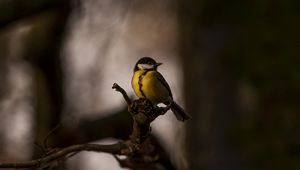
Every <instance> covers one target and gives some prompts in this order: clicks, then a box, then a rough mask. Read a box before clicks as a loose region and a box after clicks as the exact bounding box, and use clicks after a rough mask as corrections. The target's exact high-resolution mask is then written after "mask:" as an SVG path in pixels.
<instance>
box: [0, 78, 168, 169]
mask: <svg viewBox="0 0 300 170" xmlns="http://www.w3.org/2000/svg"><path fill="white" fill-rule="evenodd" d="M113 89H115V90H116V91H118V92H120V93H122V95H123V97H124V99H125V100H126V102H127V104H128V110H129V112H130V113H131V116H132V118H133V129H132V133H131V135H130V140H128V141H127V142H119V143H116V144H111V145H99V144H81V145H72V146H69V147H65V148H54V149H47V150H48V151H49V152H48V153H46V154H45V156H43V157H42V158H39V159H36V160H32V161H28V162H16V163H0V168H14V169H19V168H32V167H34V168H41V167H42V168H44V167H48V166H51V165H52V163H56V164H55V165H57V164H58V163H60V162H63V161H64V160H66V159H68V158H69V157H71V156H73V155H75V154H77V153H78V152H81V151H96V152H105V153H110V154H114V155H126V156H127V157H126V158H125V159H123V160H120V159H117V160H118V161H119V163H120V165H121V166H122V167H128V168H131V169H149V168H150V169H156V168H155V167H157V166H156V164H157V160H158V158H159V153H158V152H157V150H156V149H155V147H154V146H153V145H152V144H151V141H150V140H149V138H148V136H149V133H150V131H151V128H150V123H151V122H152V121H153V120H155V119H156V117H158V116H159V115H162V114H165V113H166V112H167V110H169V109H170V107H169V106H167V107H157V106H154V105H153V104H152V102H151V101H150V100H148V99H144V98H140V99H138V100H134V101H131V100H130V98H129V97H128V95H127V93H126V91H125V90H124V89H123V88H122V87H120V86H119V85H118V84H116V83H114V84H113Z"/></svg>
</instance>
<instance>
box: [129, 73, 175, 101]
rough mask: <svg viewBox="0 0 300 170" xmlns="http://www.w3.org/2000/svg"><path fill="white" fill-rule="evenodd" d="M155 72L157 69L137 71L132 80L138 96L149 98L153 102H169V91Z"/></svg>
mask: <svg viewBox="0 0 300 170" xmlns="http://www.w3.org/2000/svg"><path fill="white" fill-rule="evenodd" d="M155 74H156V72H155V71H148V72H145V70H139V71H136V72H135V73H134V74H133V77H132V81H131V84H132V87H133V89H134V92H135V94H136V95H137V96H138V97H140V98H147V99H149V100H150V101H152V102H153V103H164V102H167V101H169V100H170V96H169V91H168V89H167V88H166V87H165V86H164V85H163V84H162V83H161V82H160V80H159V79H158V78H157V77H156V76H155ZM141 76H142V77H141ZM140 77H141V79H140ZM140 86H141V87H140Z"/></svg>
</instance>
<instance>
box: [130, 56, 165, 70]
mask: <svg viewBox="0 0 300 170" xmlns="http://www.w3.org/2000/svg"><path fill="white" fill-rule="evenodd" d="M161 64H162V63H157V62H156V61H155V60H154V59H153V58H151V57H143V58H141V59H139V60H138V61H137V62H136V64H135V67H134V71H137V70H156V69H157V67H158V66H160V65H161Z"/></svg>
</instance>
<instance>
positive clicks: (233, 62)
mask: <svg viewBox="0 0 300 170" xmlns="http://www.w3.org/2000/svg"><path fill="white" fill-rule="evenodd" d="M95 2H96V1H89V3H91V4H93V3H95ZM103 2H104V1H103ZM86 3H87V2H84V1H77V0H74V1H71V2H70V1H68V0H64V1H61V0H60V1H59V0H27V1H23V0H5V1H1V2H0V56H1V58H0V82H1V86H0V103H1V105H0V116H1V119H0V161H20V160H23V159H30V158H36V157H38V156H39V155H40V151H39V149H38V147H36V146H34V144H33V143H34V142H36V141H39V142H40V143H41V141H43V138H44V137H45V136H46V135H47V133H48V132H49V131H50V130H51V129H53V127H55V126H56V125H57V124H59V123H60V122H62V120H63V119H65V117H66V116H65V115H64V114H67V113H68V112H71V111H72V112H76V109H79V111H81V110H80V108H78V106H77V107H76V106H75V105H76V103H72V102H68V103H66V98H67V97H66V96H67V93H66V91H67V89H68V88H69V87H68V85H67V83H66V82H67V81H68V78H69V77H71V76H72V74H75V73H74V72H72V71H68V70H70V69H69V68H68V66H67V65H66V62H67V61H68V57H69V56H67V55H65V54H64V53H62V50H63V49H64V47H65V46H66V40H67V39H68V37H71V36H74V35H72V34H70V31H69V30H70V29H72V28H71V27H72V26H74V24H73V25H72V24H70V23H72V22H76V20H79V19H80V17H81V16H82V15H84V14H83V13H89V12H94V13H95V12H96V13H97V12H99V13H101V12H103V11H104V10H105V8H104V7H102V8H99V10H98V11H97V10H96V11H92V9H89V5H86ZM104 4H105V3H104ZM106 5H107V4H106ZM108 6H110V7H112V8H113V7H116V8H117V9H116V11H117V10H120V11H121V12H115V11H106V15H107V16H105V17H106V19H107V20H106V22H103V23H100V25H102V27H104V28H105V26H106V25H105V24H107V23H109V24H111V23H115V22H116V23H119V24H120V25H121V24H122V23H123V22H122V19H124V18H123V17H122V16H123V15H125V14H127V13H129V12H130V16H129V17H132V18H135V17H139V15H144V14H145V13H143V12H145V10H148V13H147V15H149V16H151V15H154V16H155V18H154V19H153V18H152V19H153V22H154V23H156V21H157V22H158V21H159V22H162V23H160V24H159V28H160V29H161V30H164V31H165V32H157V33H156V34H157V36H158V37H160V36H161V37H162V39H163V37H164V33H166V32H168V30H169V29H165V28H166V27H170V30H171V31H172V30H173V31H174V30H176V31H175V32H176V34H171V35H174V37H173V38H170V39H165V40H159V38H157V39H158V40H153V39H151V38H150V39H149V37H147V35H146V34H147V31H146V30H147V29H151V25H146V26H145V25H143V24H144V23H143V20H141V21H140V20H136V21H135V23H136V25H133V26H132V27H131V30H132V28H137V30H138V31H137V32H135V31H136V30H135V31H132V32H130V31H128V32H129V33H127V32H126V33H125V35H123V34H122V36H127V37H128V39H129V40H128V42H131V41H130V38H131V37H134V36H135V35H136V34H138V35H139V37H140V40H139V41H147V42H151V41H153V42H155V41H159V42H162V44H164V45H165V46H161V47H160V48H169V47H170V44H171V46H172V47H174V48H171V50H170V51H173V54H176V55H175V57H173V56H167V57H166V58H165V60H166V61H168V60H172V61H177V62H178V63H179V65H180V68H179V67H178V69H182V70H180V72H181V73H183V77H182V84H183V88H182V89H179V90H181V91H182V94H183V99H182V100H183V101H184V102H185V108H186V111H187V112H188V113H190V115H191V116H192V119H191V120H190V121H188V122H187V123H186V126H185V127H186V129H185V131H186V138H185V144H184V145H183V148H181V149H182V150H180V149H178V150H175V151H172V152H176V153H181V152H182V154H183V157H184V159H185V161H186V164H185V163H174V166H179V165H178V164H183V165H181V166H179V167H181V168H182V169H191V170H198V169H203V170H227V169H228V170H235V169H236V170H248V169H249V170H250V169H255V170H259V169H263V170H282V169H286V170H296V169H300V163H299V160H300V136H299V131H300V105H299V104H300V76H299V74H300V59H299V46H300V34H299V30H300V10H299V9H300V3H299V1H296V0H289V1H278V0H272V1H271V0H263V1H261V0H256V1H220V0H219V1H208V0H194V1H192V0H191V1H183V0H177V1H162V2H155V1H154V2H144V1H141V0H137V1H129V0H127V1H118V0H114V1H111V2H110V3H109V4H108ZM167 13H170V14H167ZM112 14H113V15H112ZM108 16H109V17H108ZM160 16H169V17H164V18H163V19H165V20H168V19H169V18H172V20H173V22H172V23H175V24H173V25H171V26H170V25H168V24H167V22H165V21H164V20H162V19H160ZM114 17H115V18H116V19H115V20H114ZM146 18H147V16H146ZM150 18H151V17H150ZM89 22H91V23H93V22H94V21H89ZM92 26H93V24H91V27H92ZM118 27H119V26H116V28H118ZM129 28H130V27H129ZM138 28H141V29H140V30H139V29H138ZM77 29H80V28H77ZM91 30H93V29H92V28H91ZM103 30H104V29H101V30H99V29H98V30H97V29H96V30H94V32H92V34H95V36H96V37H97V34H106V32H105V31H103ZM123 31H124V30H123ZM119 32H120V30H118V29H114V30H112V31H110V32H109V35H110V36H107V37H105V43H104V44H105V45H102V46H101V48H99V50H98V52H97V54H98V55H99V56H100V55H104V54H106V55H107V53H108V52H107V51H108V49H110V48H112V46H113V45H111V43H112V41H113V42H114V41H116V40H115V39H117V38H118V36H119V35H120V34H118V33H119ZM131 34H132V35H131ZM143 36H145V37H143ZM69 41H70V40H69ZM74 41H75V40H74ZM99 41H100V40H99ZM101 41H104V40H101ZM139 43H140V42H137V44H136V46H139ZM131 44H132V42H131ZM77 48H80V47H77ZM127 50H128V51H130V50H135V49H127ZM151 50H152V51H155V50H156V49H155V46H154V48H152V49H151ZM96 51H97V50H96ZM146 51H147V50H146ZM134 54H136V53H134ZM154 54H155V52H154ZM130 55H131V53H129V54H128V55H125V54H124V57H127V56H130ZM139 55H145V52H144V53H141V54H139V53H138V52H137V56H133V57H134V58H138V57H140V56H139ZM146 55H148V54H146ZM149 55H151V54H149ZM167 55H168V54H167ZM169 55H170V54H169ZM107 56H109V55H107ZM82 57H83V58H84V56H82ZM128 58H129V57H128ZM126 59H127V58H124V60H126ZM97 61H98V62H97V64H98V66H99V63H100V64H101V65H100V66H99V67H104V66H103V65H106V64H107V63H106V62H105V61H106V60H97ZM134 62H135V59H132V63H131V64H129V65H133V63H134ZM110 64H111V63H110ZM96 66H97V65H96ZM175 68H176V67H175ZM97 71H99V70H94V71H93V70H92V71H90V74H86V75H85V76H84V77H85V79H84V80H83V81H85V80H87V81H91V80H93V78H95V75H96V76H98V77H99V76H100V77H101V75H99V73H98V72H97ZM16 72H17V73H18V74H17V73H16ZM105 74H109V73H105ZM129 80H130V78H128V81H129ZM116 81H118V80H116ZM28 84H30V85H28ZM97 85H99V84H97ZM100 86H101V83H100ZM83 88H84V87H83ZM85 88H86V87H85ZM109 90H110V89H109ZM14 95H16V96H15V97H14ZM18 95H19V96H18ZM106 98H107V100H109V97H106ZM120 100H121V99H120ZM72 105H74V106H72ZM94 105H95V104H94ZM94 105H93V104H91V105H90V106H89V108H90V110H89V111H94V112H97V109H92V108H93V106H94ZM96 105H97V104H96ZM66 108H67V109H66ZM68 108H73V109H68ZM74 108H76V109H74ZM66 110H67V111H66ZM83 110H84V109H83ZM79 111H78V112H79ZM106 112H111V113H113V114H107V115H111V116H107V117H105V118H103V117H102V118H94V119H92V120H90V119H89V120H81V119H80V120H79V123H78V124H79V125H78V126H76V127H73V126H72V125H70V124H63V125H62V126H63V128H61V129H60V130H59V132H57V133H55V134H54V135H52V137H51V139H49V141H48V142H49V143H50V144H51V145H52V146H67V145H70V144H75V143H85V142H90V141H94V140H98V139H102V138H106V137H114V138H117V139H127V138H128V134H129V133H130V127H131V123H130V117H128V116H127V115H126V113H125V112H126V108H124V109H120V110H119V111H116V109H115V110H111V111H106ZM29 113H31V115H30V116H28V115H27V117H31V119H30V121H28V122H27V124H26V123H25V125H24V126H21V127H19V126H18V121H17V120H15V119H14V116H15V115H16V114H19V115H22V114H29ZM21 117H22V116H21ZM25 117H26V116H25ZM23 118H24V117H23ZM25 122H26V121H25ZM23 124H24V122H23ZM15 127H19V128H17V129H23V128H27V129H29V131H30V133H28V132H26V134H30V135H28V136H26V138H25V137H24V138H23V137H22V136H21V137H20V135H18V134H19V133H23V131H22V132H19V133H18V132H14V131H12V130H11V129H13V128H15ZM99 129H105V130H104V131H101V130H99ZM108 129H110V130H108ZM14 133H16V134H17V137H11V138H12V139H18V140H19V141H21V142H14V141H13V140H12V141H10V142H9V143H10V144H11V145H7V144H5V141H6V143H7V141H9V139H10V136H13V134H14ZM24 133H25V132H24ZM24 143H25V144H24ZM16 145H20V146H19V147H21V148H22V147H23V150H21V151H20V152H18V151H16V152H9V150H14V148H4V147H2V146H10V147H13V146H16ZM16 147H18V146H16ZM24 147H25V149H24ZM184 149H186V154H184V153H185V152H184V151H183V150H184ZM20 155H21V156H20ZM22 155H24V156H22ZM185 161H184V162H185ZM66 168H67V166H64V165H61V166H60V167H59V168H57V169H66Z"/></svg>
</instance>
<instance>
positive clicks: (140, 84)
mask: <svg viewBox="0 0 300 170" xmlns="http://www.w3.org/2000/svg"><path fill="white" fill-rule="evenodd" d="M147 73H148V70H146V71H145V72H144V73H143V74H141V75H140V76H139V82H138V84H139V90H140V92H141V94H142V96H143V97H144V98H146V95H145V93H144V92H143V90H142V87H143V84H142V80H143V78H144V76H145V75H146V74H147Z"/></svg>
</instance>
